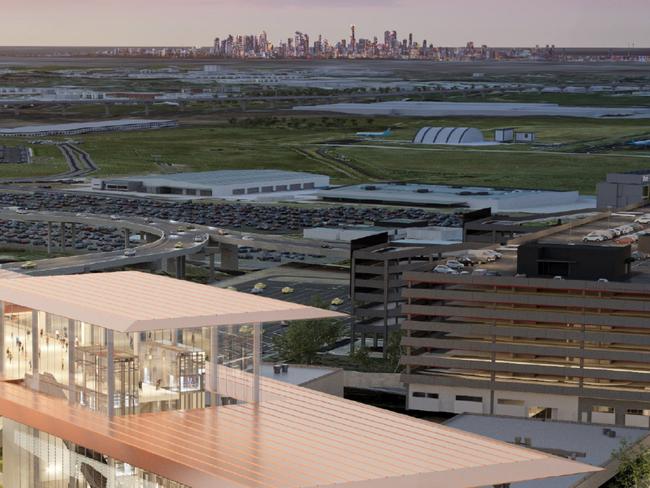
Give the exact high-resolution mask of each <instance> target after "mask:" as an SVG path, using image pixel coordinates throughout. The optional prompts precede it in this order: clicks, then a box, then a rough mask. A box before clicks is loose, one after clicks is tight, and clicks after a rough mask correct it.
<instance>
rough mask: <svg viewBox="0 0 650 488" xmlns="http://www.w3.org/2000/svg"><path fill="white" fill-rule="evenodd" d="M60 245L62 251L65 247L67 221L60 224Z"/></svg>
mask: <svg viewBox="0 0 650 488" xmlns="http://www.w3.org/2000/svg"><path fill="white" fill-rule="evenodd" d="M59 247H60V248H61V251H63V250H64V249H65V222H61V223H60V224H59Z"/></svg>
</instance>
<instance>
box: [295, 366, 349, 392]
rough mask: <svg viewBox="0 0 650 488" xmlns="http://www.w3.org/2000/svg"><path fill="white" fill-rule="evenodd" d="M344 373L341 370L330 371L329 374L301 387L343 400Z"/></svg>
mask: <svg viewBox="0 0 650 488" xmlns="http://www.w3.org/2000/svg"><path fill="white" fill-rule="evenodd" d="M343 384H344V373H343V370H342V369H337V370H334V371H332V372H331V373H330V374H327V375H324V376H321V377H320V378H316V379H315V380H312V381H309V382H307V383H304V384H302V385H301V386H303V387H305V388H309V389H310V390H315V391H320V392H322V393H327V394H328V395H334V396H337V397H341V398H343Z"/></svg>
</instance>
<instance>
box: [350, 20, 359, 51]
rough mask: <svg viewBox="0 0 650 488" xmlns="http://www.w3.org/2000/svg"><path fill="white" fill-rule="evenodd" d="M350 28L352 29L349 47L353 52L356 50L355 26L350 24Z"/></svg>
mask: <svg viewBox="0 0 650 488" xmlns="http://www.w3.org/2000/svg"><path fill="white" fill-rule="evenodd" d="M350 30H351V31H352V35H351V36H350V49H351V50H352V52H355V51H356V50H357V32H356V30H357V27H356V26H355V25H354V24H352V25H351V26H350Z"/></svg>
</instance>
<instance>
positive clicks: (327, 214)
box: [0, 191, 462, 232]
mask: <svg viewBox="0 0 650 488" xmlns="http://www.w3.org/2000/svg"><path fill="white" fill-rule="evenodd" d="M0 206H3V207H4V206H6V207H22V208H24V209H25V211H26V212H28V211H33V210H53V211H55V210H62V211H68V212H75V213H76V212H88V213H96V214H105V215H106V214H113V215H114V216H115V217H116V219H121V218H127V217H128V216H132V215H133V216H140V217H149V218H153V219H160V220H170V219H173V220H176V221H179V222H188V223H193V224H197V225H208V226H216V227H224V228H231V229H240V228H247V229H256V230H258V231H269V232H274V231H287V230H296V231H298V230H301V229H304V228H309V227H323V226H330V227H334V226H339V225H347V224H364V223H374V222H377V221H381V220H388V219H415V220H426V221H427V222H428V224H429V225H441V226H447V227H461V226H462V219H461V217H460V215H449V214H442V213H437V212H432V211H430V210H426V209H419V208H394V207H381V206H376V207H364V206H358V205H356V206H342V205H337V206H333V205H332V206H326V207H321V206H301V207H295V206H292V207H289V206H285V205H256V204H248V203H219V204H207V203H194V202H171V201H161V200H148V199H146V200H145V199H135V198H119V197H107V196H100V195H81V194H62V193H52V192H47V191H43V192H36V193H34V194H31V195H27V194H20V193H0Z"/></svg>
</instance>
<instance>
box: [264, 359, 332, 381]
mask: <svg viewBox="0 0 650 488" xmlns="http://www.w3.org/2000/svg"><path fill="white" fill-rule="evenodd" d="M336 371H339V370H336V369H332V368H318V367H312V366H300V365H294V364H291V365H289V369H288V370H287V372H286V373H279V374H274V373H273V365H272V364H263V365H262V369H261V374H262V376H264V377H265V378H271V379H274V380H278V381H282V382H284V383H289V384H291V385H296V386H303V385H306V384H308V383H311V382H312V381H314V380H317V379H319V378H322V377H324V376H328V375H330V374H332V373H335V372H336Z"/></svg>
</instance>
